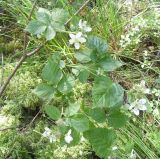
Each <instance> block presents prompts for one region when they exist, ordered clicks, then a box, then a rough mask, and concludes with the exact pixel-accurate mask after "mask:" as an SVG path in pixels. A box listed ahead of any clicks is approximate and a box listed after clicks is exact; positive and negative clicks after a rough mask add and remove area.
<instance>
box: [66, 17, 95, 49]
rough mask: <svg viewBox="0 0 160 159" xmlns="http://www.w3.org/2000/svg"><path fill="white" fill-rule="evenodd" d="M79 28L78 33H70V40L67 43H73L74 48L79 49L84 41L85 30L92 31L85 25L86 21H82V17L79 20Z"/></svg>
mask: <svg viewBox="0 0 160 159" xmlns="http://www.w3.org/2000/svg"><path fill="white" fill-rule="evenodd" d="M78 26H79V29H80V31H79V32H78V33H75V34H73V33H70V34H69V36H70V38H71V39H70V40H69V43H70V44H71V45H74V47H75V49H77V50H78V49H80V46H81V44H83V43H85V42H86V37H87V35H86V33H87V32H90V31H92V28H91V27H89V26H88V25H87V22H86V21H82V19H81V20H80V21H79V24H78Z"/></svg>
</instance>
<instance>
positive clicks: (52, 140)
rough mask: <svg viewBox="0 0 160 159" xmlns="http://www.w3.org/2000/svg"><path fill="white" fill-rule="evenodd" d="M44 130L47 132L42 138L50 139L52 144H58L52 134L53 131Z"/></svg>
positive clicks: (46, 128)
mask: <svg viewBox="0 0 160 159" xmlns="http://www.w3.org/2000/svg"><path fill="white" fill-rule="evenodd" d="M44 129H45V131H44V133H43V134H42V136H43V137H46V138H48V139H49V141H50V143H54V142H56V140H57V139H56V136H55V135H54V134H53V133H52V131H51V129H49V128H48V127H45V128H44Z"/></svg>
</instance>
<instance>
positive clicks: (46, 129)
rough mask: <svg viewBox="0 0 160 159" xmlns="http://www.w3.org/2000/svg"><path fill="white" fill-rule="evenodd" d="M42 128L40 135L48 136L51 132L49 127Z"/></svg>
mask: <svg viewBox="0 0 160 159" xmlns="http://www.w3.org/2000/svg"><path fill="white" fill-rule="evenodd" d="M44 129H45V131H44V133H43V134H42V136H43V137H49V136H50V135H51V133H52V131H51V129H49V128H48V127H45V128H44Z"/></svg>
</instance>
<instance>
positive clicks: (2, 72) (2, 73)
mask: <svg viewBox="0 0 160 159" xmlns="http://www.w3.org/2000/svg"><path fill="white" fill-rule="evenodd" d="M1 64H2V71H1V84H0V85H1V86H2V85H3V75H4V67H3V52H2V54H1Z"/></svg>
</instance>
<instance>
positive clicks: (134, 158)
mask: <svg viewBox="0 0 160 159" xmlns="http://www.w3.org/2000/svg"><path fill="white" fill-rule="evenodd" d="M136 158H137V155H136V152H135V150H133V149H132V151H131V154H130V156H129V159H136Z"/></svg>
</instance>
